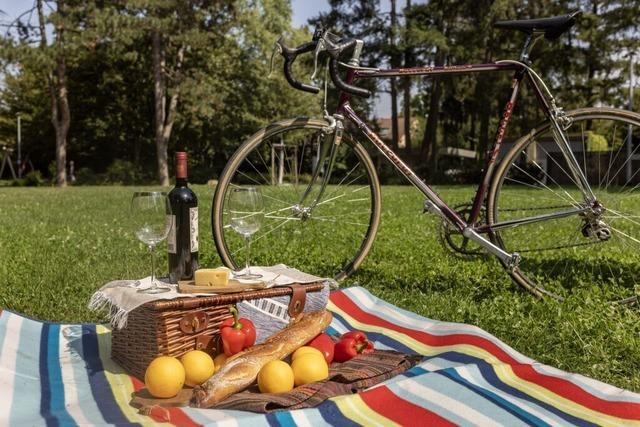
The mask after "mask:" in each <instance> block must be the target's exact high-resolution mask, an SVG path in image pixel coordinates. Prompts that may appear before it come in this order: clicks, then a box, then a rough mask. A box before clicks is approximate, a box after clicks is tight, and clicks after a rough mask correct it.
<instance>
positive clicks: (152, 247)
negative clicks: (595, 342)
mask: <svg viewBox="0 0 640 427" xmlns="http://www.w3.org/2000/svg"><path fill="white" fill-rule="evenodd" d="M155 249H156V246H155V245H150V246H149V252H151V286H152V287H155V286H156V251H155Z"/></svg>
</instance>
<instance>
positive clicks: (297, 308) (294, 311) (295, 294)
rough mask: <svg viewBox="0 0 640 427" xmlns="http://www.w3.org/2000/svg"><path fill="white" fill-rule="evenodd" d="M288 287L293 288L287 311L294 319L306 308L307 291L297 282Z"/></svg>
mask: <svg viewBox="0 0 640 427" xmlns="http://www.w3.org/2000/svg"><path fill="white" fill-rule="evenodd" d="M287 287H288V288H291V300H290V301H289V309H288V310H287V313H288V314H289V316H290V317H291V318H292V319H293V318H296V317H298V316H299V315H300V313H302V311H303V310H304V304H305V302H306V301H307V291H306V289H305V288H304V286H302V285H299V284H297V283H294V284H293V285H289V286H287Z"/></svg>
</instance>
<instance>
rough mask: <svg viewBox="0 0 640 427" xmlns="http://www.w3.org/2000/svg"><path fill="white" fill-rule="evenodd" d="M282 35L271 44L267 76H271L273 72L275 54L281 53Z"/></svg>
mask: <svg viewBox="0 0 640 427" xmlns="http://www.w3.org/2000/svg"><path fill="white" fill-rule="evenodd" d="M281 42H282V36H280V38H279V39H278V41H276V42H275V43H274V44H273V52H271V60H270V61H269V74H268V75H267V78H271V74H273V65H274V63H275V59H276V55H282V45H281Z"/></svg>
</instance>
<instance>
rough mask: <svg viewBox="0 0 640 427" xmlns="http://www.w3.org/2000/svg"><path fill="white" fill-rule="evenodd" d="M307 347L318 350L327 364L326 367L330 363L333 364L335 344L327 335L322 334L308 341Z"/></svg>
mask: <svg viewBox="0 0 640 427" xmlns="http://www.w3.org/2000/svg"><path fill="white" fill-rule="evenodd" d="M307 345H308V346H310V347H314V348H317V349H318V350H320V353H322V355H323V356H324V360H325V361H326V362H327V365H330V364H331V362H333V349H334V347H335V343H334V342H333V340H332V339H331V337H330V336H329V335H327V334H325V333H324V332H323V333H321V334H320V335H318V336H317V337H315V338H314V339H312V340H311V341H309V342H308V343H307Z"/></svg>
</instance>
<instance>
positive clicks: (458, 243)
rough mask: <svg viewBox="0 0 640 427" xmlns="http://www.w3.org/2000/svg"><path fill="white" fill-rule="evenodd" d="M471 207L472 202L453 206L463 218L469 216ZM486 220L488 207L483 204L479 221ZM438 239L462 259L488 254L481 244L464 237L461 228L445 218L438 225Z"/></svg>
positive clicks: (449, 250)
mask: <svg viewBox="0 0 640 427" xmlns="http://www.w3.org/2000/svg"><path fill="white" fill-rule="evenodd" d="M471 208H472V205H471V204H462V205H457V206H454V207H453V209H454V210H455V211H456V212H457V213H458V214H459V215H460V216H462V217H463V218H468V217H469V215H470V214H471ZM484 221H486V209H485V207H484V206H483V207H482V210H481V211H480V217H479V218H478V222H479V223H482V222H484ZM438 240H440V244H441V245H442V246H443V247H444V248H445V249H446V250H447V251H448V252H450V253H451V254H452V255H454V256H456V257H458V258H461V259H465V260H472V259H477V258H481V257H485V256H487V252H486V251H485V250H484V249H483V248H482V247H481V246H480V245H478V244H477V243H475V242H473V241H471V240H470V239H468V238H466V237H464V236H463V235H462V233H461V232H460V230H458V229H457V228H456V227H455V226H454V225H452V224H450V223H449V222H448V221H446V220H445V219H441V220H440V224H439V225H438Z"/></svg>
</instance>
